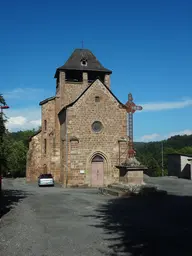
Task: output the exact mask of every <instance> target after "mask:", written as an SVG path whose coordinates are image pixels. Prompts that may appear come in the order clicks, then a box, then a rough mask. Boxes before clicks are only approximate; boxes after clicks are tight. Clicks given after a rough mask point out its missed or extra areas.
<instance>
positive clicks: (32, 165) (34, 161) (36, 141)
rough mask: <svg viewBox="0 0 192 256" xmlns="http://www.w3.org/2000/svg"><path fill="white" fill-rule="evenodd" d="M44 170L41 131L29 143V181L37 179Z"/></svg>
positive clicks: (27, 167)
mask: <svg viewBox="0 0 192 256" xmlns="http://www.w3.org/2000/svg"><path fill="white" fill-rule="evenodd" d="M41 171H42V163H41V132H40V133H38V134H37V135H35V136H33V137H32V138H31V140H30V143H29V150H28V152H27V166H26V179H27V181H37V178H38V176H39V174H40V173H41Z"/></svg>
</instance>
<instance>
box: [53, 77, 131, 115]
mask: <svg viewBox="0 0 192 256" xmlns="http://www.w3.org/2000/svg"><path fill="white" fill-rule="evenodd" d="M93 86H102V87H103V88H104V89H105V90H107V92H109V94H110V95H111V97H112V98H113V99H114V100H116V101H117V103H118V104H119V105H121V107H122V108H126V106H125V105H124V104H123V103H122V102H121V101H120V100H119V99H118V98H117V97H116V96H115V95H114V94H113V93H112V91H111V90H110V89H109V88H108V87H107V86H106V85H105V84H104V83H102V81H101V80H100V79H96V80H95V81H94V82H93V83H92V84H90V85H89V86H88V87H87V88H86V89H85V90H84V91H83V93H82V94H81V95H80V96H79V97H78V98H77V99H76V100H75V101H73V102H72V103H70V104H68V105H67V106H65V107H64V108H63V109H62V110H61V111H60V112H59V114H58V115H60V114H62V112H64V110H65V109H67V108H69V107H72V106H73V105H74V104H76V103H77V102H78V101H79V100H80V99H81V98H82V97H83V96H84V95H85V94H86V93H87V92H88V90H90V89H91V88H92V87H93Z"/></svg>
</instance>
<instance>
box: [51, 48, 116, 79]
mask: <svg viewBox="0 0 192 256" xmlns="http://www.w3.org/2000/svg"><path fill="white" fill-rule="evenodd" d="M83 60H85V61H86V63H85V65H82V61H83ZM59 70H79V71H98V72H105V73H109V74H111V73H112V71H111V70H109V69H107V68H105V67H104V66H103V65H102V64H101V63H100V62H99V61H98V60H97V58H96V57H95V55H94V54H93V53H92V52H91V51H90V50H88V49H75V50H74V51H73V53H72V54H71V56H70V57H69V59H68V60H67V61H66V62H65V64H64V65H63V66H61V67H59V68H57V70H56V73H55V78H56V77H57V73H58V71H59Z"/></svg>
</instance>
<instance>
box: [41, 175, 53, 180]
mask: <svg viewBox="0 0 192 256" xmlns="http://www.w3.org/2000/svg"><path fill="white" fill-rule="evenodd" d="M40 178H41V179H47V178H49V179H50V178H53V176H52V174H41V176H40Z"/></svg>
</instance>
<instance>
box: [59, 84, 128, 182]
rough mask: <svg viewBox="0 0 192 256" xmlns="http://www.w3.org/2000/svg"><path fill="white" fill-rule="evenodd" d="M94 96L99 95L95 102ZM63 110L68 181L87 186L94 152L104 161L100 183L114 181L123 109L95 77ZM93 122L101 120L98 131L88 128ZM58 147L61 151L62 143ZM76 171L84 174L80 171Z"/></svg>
mask: <svg viewBox="0 0 192 256" xmlns="http://www.w3.org/2000/svg"><path fill="white" fill-rule="evenodd" d="M95 97H99V99H100V100H99V102H96V101H95ZM97 99H98V98H97ZM67 111H68V126H67V132H68V138H69V141H68V183H69V184H71V185H75V184H87V185H89V186H90V185H91V179H90V175H91V173H90V172H91V158H92V157H93V156H94V154H96V153H99V154H101V155H102V156H103V157H104V160H105V163H104V165H105V168H104V169H105V170H104V184H105V185H107V184H109V183H112V182H115V181H118V178H119V172H118V169H117V168H116V167H115V166H116V165H118V164H119V142H118V140H119V139H120V138H121V137H126V125H127V123H126V111H125V109H123V108H122V106H121V105H120V104H119V102H118V101H117V100H116V99H115V98H114V97H113V96H112V95H111V93H110V92H109V91H108V90H107V89H106V87H105V86H104V85H103V84H102V83H101V82H100V81H99V80H97V81H95V83H94V84H93V85H92V86H91V87H90V88H89V89H88V90H87V91H86V93H85V94H84V95H83V96H82V97H81V98H80V99H79V100H78V101H77V102H76V103H75V104H74V105H73V106H72V107H69V108H68V110H67ZM94 121H100V122H102V124H103V129H102V131H101V132H99V133H95V132H93V131H92V128H91V125H92V123H93V122H94ZM71 138H77V140H76V141H75V140H71ZM70 140H71V141H70ZM65 143H66V142H65ZM65 143H64V144H65ZM62 150H63V151H65V150H66V146H65V147H64V148H62ZM64 155H66V152H64ZM125 157H126V156H125ZM121 160H122V159H121ZM80 170H84V171H85V173H84V174H80Z"/></svg>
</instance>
